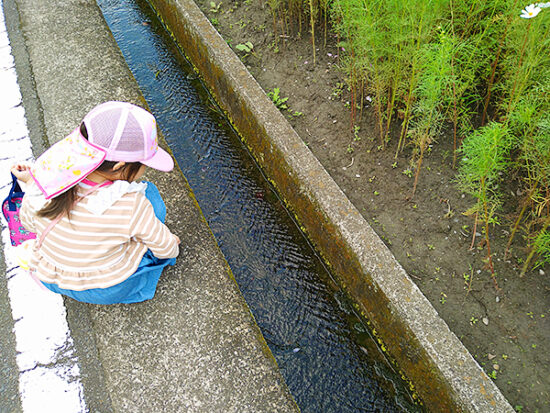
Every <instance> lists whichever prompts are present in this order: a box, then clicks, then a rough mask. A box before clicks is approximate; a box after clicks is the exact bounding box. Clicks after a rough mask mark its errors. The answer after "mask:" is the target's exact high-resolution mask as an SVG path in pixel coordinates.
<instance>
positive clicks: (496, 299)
mask: <svg viewBox="0 0 550 413" xmlns="http://www.w3.org/2000/svg"><path fill="white" fill-rule="evenodd" d="M495 301H496V302H497V303H500V297H499V296H498V295H497V297H496V298H495Z"/></svg>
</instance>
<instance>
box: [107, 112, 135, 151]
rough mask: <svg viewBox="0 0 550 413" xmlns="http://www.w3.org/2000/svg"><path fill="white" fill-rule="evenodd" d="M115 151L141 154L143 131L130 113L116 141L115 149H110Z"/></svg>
mask: <svg viewBox="0 0 550 413" xmlns="http://www.w3.org/2000/svg"><path fill="white" fill-rule="evenodd" d="M112 149H115V150H117V151H124V152H134V151H142V152H143V131H142V129H141V126H140V124H139V123H138V121H137V119H136V118H135V116H134V115H133V114H132V113H131V112H130V113H129V114H128V118H127V119H126V124H125V125H124V130H123V131H122V135H121V136H120V139H119V141H118V144H117V146H116V148H112Z"/></svg>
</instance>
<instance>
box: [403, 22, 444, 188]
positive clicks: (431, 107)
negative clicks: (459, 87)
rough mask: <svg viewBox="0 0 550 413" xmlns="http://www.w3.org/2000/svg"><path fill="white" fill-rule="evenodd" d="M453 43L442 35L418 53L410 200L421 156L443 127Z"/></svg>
mask: <svg viewBox="0 0 550 413" xmlns="http://www.w3.org/2000/svg"><path fill="white" fill-rule="evenodd" d="M452 53H453V42H452V39H451V38H450V37H449V36H447V35H446V34H445V32H444V31H441V33H440V34H439V41H438V42H437V43H432V44H429V45H426V46H424V47H423V48H422V49H421V57H420V61H421V63H420V76H419V82H418V86H417V88H416V89H415V93H416V95H417V97H418V100H417V102H416V104H415V106H414V109H413V116H412V120H411V125H412V126H411V129H410V130H409V135H410V138H411V139H412V141H413V142H414V144H415V147H416V153H417V156H418V160H417V163H416V174H415V177H414V184H413V190H412V196H414V193H415V191H416V185H417V183H418V176H419V174H420V167H421V166H422V160H423V159H424V153H425V152H426V149H428V147H429V145H430V144H431V143H432V142H433V141H434V140H435V139H436V137H437V135H438V134H439V132H440V130H441V127H442V125H443V119H444V115H443V112H442V106H441V101H442V96H443V95H444V94H445V93H447V91H448V87H449V85H450V84H451V65H450V63H451V56H452Z"/></svg>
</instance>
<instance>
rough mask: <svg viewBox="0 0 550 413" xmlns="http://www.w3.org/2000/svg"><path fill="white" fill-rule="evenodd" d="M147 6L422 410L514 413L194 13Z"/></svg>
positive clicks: (182, 4) (171, 1) (159, 1)
mask: <svg viewBox="0 0 550 413" xmlns="http://www.w3.org/2000/svg"><path fill="white" fill-rule="evenodd" d="M150 3H151V4H152V6H153V7H154V8H155V10H156V11H157V13H158V14H159V15H160V16H161V18H162V20H163V21H164V23H165V24H166V26H167V28H168V29H169V31H170V32H171V33H173V35H174V36H175V38H176V40H177V42H178V43H179V45H180V46H181V49H182V50H184V51H185V53H186V55H187V57H188V58H189V59H190V61H191V62H192V63H193V65H194V66H195V67H196V69H197V71H198V73H200V76H201V77H202V79H203V80H204V82H205V83H206V85H207V86H208V87H209V89H210V92H211V93H212V95H213V96H214V97H215V98H216V100H217V102H218V104H219V105H220V106H221V108H222V109H223V110H225V111H226V114H227V116H228V117H229V118H230V120H231V121H232V123H233V125H234V126H235V128H236V129H237V131H238V132H239V133H240V135H241V137H242V139H243V141H244V142H245V144H246V145H247V147H248V148H249V149H250V151H251V153H252V154H253V155H254V157H255V158H256V160H257V162H258V163H259V164H260V166H261V167H262V169H263V171H264V172H265V174H266V175H267V176H268V177H269V179H270V180H271V182H272V183H273V184H274V186H275V187H276V188H277V190H278V191H279V193H280V194H281V196H282V197H283V198H284V200H285V202H286V204H287V206H288V207H289V208H290V209H291V210H292V211H293V213H294V214H295V215H296V218H297V220H298V222H299V223H300V224H301V226H302V227H303V229H304V231H305V232H306V233H307V235H308V237H309V238H310V240H311V241H312V242H313V244H314V245H315V246H316V248H317V249H318V251H319V252H320V254H321V255H322V257H323V258H324V259H325V260H326V262H327V263H328V265H329V266H330V268H331V269H332V271H333V273H334V274H335V275H336V276H337V277H338V279H339V281H340V283H341V285H342V286H343V288H344V289H345V290H346V291H347V293H348V294H349V295H350V296H351V298H352V299H353V300H354V302H355V303H356V305H357V308H358V310H359V311H360V312H361V314H362V315H363V316H364V317H365V318H366V319H368V320H370V322H371V323H372V325H373V327H374V328H375V329H376V331H377V332H378V334H379V337H380V340H381V341H382V342H383V344H384V346H385V348H387V351H388V353H389V355H390V356H391V357H392V358H393V360H394V361H395V362H396V363H397V365H398V366H399V368H400V369H401V370H402V372H403V373H404V374H405V375H406V377H407V378H408V379H410V380H411V382H412V383H413V384H414V386H415V388H416V389H417V391H418V393H419V394H420V397H421V399H422V400H423V402H424V403H425V404H426V406H427V407H428V409H429V410H430V411H433V412H436V411H437V412H439V411H440V412H449V411H453V412H455V411H456V412H460V411H464V412H499V413H500V412H512V411H513V409H512V407H511V406H510V405H509V403H508V402H507V401H506V399H505V398H504V397H503V396H502V394H501V393H500V391H499V390H498V388H497V387H496V385H495V384H494V383H493V382H492V381H491V379H490V378H489V377H488V376H487V375H486V374H485V373H484V371H483V370H482V369H481V367H480V366H479V365H478V364H477V363H476V361H475V360H474V359H473V357H472V356H471V354H470V353H469V352H468V351H467V350H466V348H465V347H464V346H463V345H462V343H461V342H460V341H459V340H458V338H457V337H456V336H455V335H454V334H453V333H452V332H451V331H450V330H449V328H448V326H447V325H446V324H445V322H444V321H443V320H442V319H441V317H439V315H438V314H437V312H436V311H435V309H434V308H433V307H432V305H431V304H430V303H429V302H428V300H427V299H426V298H425V297H424V296H423V295H422V293H421V292H420V290H419V289H418V288H417V287H416V286H415V284H414V283H413V282H412V281H411V280H410V278H409V276H408V275H407V274H406V272H405V271H404V270H403V268H402V267H401V266H400V265H399V263H398V262H397V261H396V260H395V258H394V257H393V255H392V254H391V253H390V251H389V250H388V249H387V247H386V246H385V245H384V244H383V242H382V241H381V240H380V239H379V237H378V236H377V235H376V234H375V232H374V231H373V230H372V228H371V227H370V226H369V224H368V223H367V222H366V221H365V220H364V219H363V217H362V216H361V215H360V213H359V212H358V211H357V210H356V209H355V207H354V206H353V205H352V204H351V202H350V201H349V200H348V199H347V198H346V196H345V195H344V193H343V192H342V191H341V190H340V188H338V186H337V185H336V183H335V182H334V181H333V180H332V178H331V177H330V176H329V175H328V173H327V172H326V171H325V170H324V168H323V167H322V166H321V165H320V163H319V162H318V160H317V159H316V158H315V157H314V156H313V155H312V154H311V152H310V151H309V149H308V148H307V147H306V145H305V144H304V143H303V142H302V140H301V139H300V138H299V137H298V135H297V134H296V133H295V131H294V130H293V129H292V127H291V126H290V125H289V124H288V122H287V121H286V119H285V118H284V117H283V116H282V114H281V113H280V112H279V111H278V110H277V109H276V108H275V106H274V105H273V104H272V102H271V101H270V100H269V99H268V98H267V96H266V94H265V93H264V91H263V90H262V89H261V87H260V86H259V85H258V84H257V82H256V81H255V80H254V79H253V77H252V76H251V75H250V73H249V72H248V71H247V69H246V67H245V66H244V65H243V64H242V62H241V61H240V60H239V59H238V57H237V56H236V55H235V54H234V53H233V52H232V51H231V49H230V48H229V47H228V45H227V44H226V43H225V41H224V40H223V39H222V38H221V36H220V35H219V34H218V33H217V32H216V30H215V29H214V27H213V26H212V25H211V24H210V22H209V21H208V20H207V19H206V17H205V16H204V15H203V14H202V12H201V11H200V10H199V8H198V7H197V6H196V5H195V4H194V3H193V2H192V1H191V0H151V1H150Z"/></svg>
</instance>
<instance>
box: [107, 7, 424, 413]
mask: <svg viewBox="0 0 550 413" xmlns="http://www.w3.org/2000/svg"><path fill="white" fill-rule="evenodd" d="M98 3H99V5H100V7H101V9H102V11H103V14H104V16H105V18H106V20H107V23H108V25H109V27H110V29H111V31H112V32H113V35H114V36H115V39H116V41H117V42H118V45H119V47H120V49H121V50H122V53H123V55H124V57H125V59H126V61H127V63H128V65H129V67H130V69H131V71H132V73H133V75H134V77H135V78H136V80H137V82H138V84H139V87H140V88H141V90H142V92H143V95H144V96H145V99H146V100H147V103H148V105H149V107H150V109H151V111H152V112H153V113H154V115H155V116H156V118H157V120H158V123H159V125H160V128H161V130H162V132H163V134H164V137H165V138H166V140H167V142H168V144H169V145H170V148H171V149H172V151H173V153H174V155H175V157H176V160H177V162H178V165H179V167H180V168H181V169H182V171H183V173H184V174H185V176H186V177H187V179H188V181H189V183H190V185H191V187H192V189H193V191H194V193H195V196H196V198H197V200H198V202H199V204H200V206H201V208H202V211H203V213H204V215H205V217H206V219H207V221H208V223H209V225H210V227H211V228H212V231H213V233H214V235H215V237H216V239H217V241H218V243H219V245H220V248H221V250H222V252H223V254H224V255H225V257H226V259H227V261H228V262H229V265H230V267H231V270H232V272H233V274H234V275H235V278H236V280H237V282H238V284H239V287H240V289H241V291H242V293H243V295H244V297H245V299H246V301H247V303H248V305H249V307H250V309H251V311H252V313H253V314H254V317H255V319H256V321H257V323H258V325H259V326H260V329H261V331H262V333H263V335H264V337H265V339H266V341H267V343H268V345H269V347H270V349H271V351H272V353H273V355H274V356H275V359H276V360H277V363H278V365H279V367H280V369H281V372H282V374H283V376H284V378H285V380H286V382H287V384H288V386H289V388H290V391H291V393H292V395H293V396H294V398H295V400H296V402H297V403H298V406H299V407H300V409H301V411H302V412H323V413H324V412H339V413H340V412H418V411H422V409H421V408H420V407H419V406H417V405H415V404H414V403H413V402H412V401H411V398H410V395H409V393H408V390H407V385H406V384H405V383H404V382H403V381H402V380H401V379H400V377H399V375H398V374H396V373H395V372H394V370H393V369H392V367H391V366H390V365H389V364H388V363H387V362H386V360H385V359H384V357H383V355H382V354H381V352H380V351H379V349H378V347H377V345H376V344H375V342H374V340H373V339H372V338H371V336H370V335H369V332H368V330H367V329H366V328H365V326H364V325H363V324H362V323H361V321H360V320H359V319H358V318H357V317H356V315H355V314H354V312H353V310H352V308H351V306H350V305H349V303H348V301H347V300H346V298H345V297H344V295H343V293H342V292H341V291H340V290H339V289H338V287H337V286H336V284H335V283H334V282H333V281H332V279H331V277H330V274H329V273H328V271H327V270H326V268H325V267H324V266H323V263H322V261H321V260H320V259H319V257H318V256H317V255H316V254H315V252H314V250H313V249H312V247H311V246H310V245H309V244H308V242H307V240H306V239H305V238H304V236H303V234H302V233H301V232H300V230H299V229H298V227H297V225H296V224H295V223H294V222H293V220H292V218H291V217H290V216H289V214H288V212H287V211H286V210H285V208H284V206H283V205H282V203H281V201H280V199H279V198H278V197H277V194H276V193H275V192H274V191H273V189H272V188H271V186H270V185H269V183H268V182H267V180H266V179H265V178H264V177H263V176H262V174H261V172H260V170H259V168H258V166H257V165H256V164H255V162H254V161H253V160H252V158H251V156H250V155H249V154H248V152H247V151H246V150H245V149H244V146H243V145H242V144H241V142H240V140H239V138H238V136H237V135H236V134H235V132H234V131H233V130H232V129H231V127H230V125H229V124H228V121H227V120H226V119H225V118H224V117H223V116H222V115H221V113H220V110H219V108H218V107H217V106H216V104H215V103H214V102H213V101H212V99H211V97H210V96H209V94H208V93H207V92H206V91H205V89H204V87H203V86H202V84H201V83H200V81H199V80H198V79H197V76H196V74H195V73H194V72H193V70H192V68H191V66H190V65H189V63H188V62H187V61H186V60H185V58H184V57H183V55H182V54H181V53H180V51H179V50H178V48H177V46H176V45H175V43H174V42H173V40H172V39H171V38H170V36H169V35H168V34H167V32H166V31H165V30H164V28H163V27H162V26H161V24H160V22H159V20H158V19H157V17H156V15H155V14H154V13H153V12H152V10H151V9H150V8H149V7H148V4H147V3H145V2H144V1H139V0H138V1H137V3H136V2H135V1H131V0H98Z"/></svg>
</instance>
